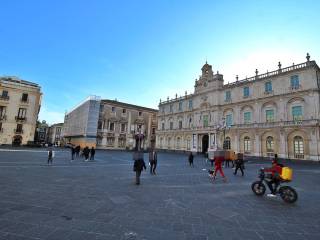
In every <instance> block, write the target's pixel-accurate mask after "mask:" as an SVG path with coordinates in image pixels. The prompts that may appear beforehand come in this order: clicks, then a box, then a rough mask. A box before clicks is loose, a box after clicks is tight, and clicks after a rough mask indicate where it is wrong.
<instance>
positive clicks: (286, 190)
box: [279, 186, 298, 203]
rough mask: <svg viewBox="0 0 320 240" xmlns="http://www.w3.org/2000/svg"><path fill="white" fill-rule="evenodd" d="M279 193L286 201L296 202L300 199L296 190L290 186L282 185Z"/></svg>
mask: <svg viewBox="0 0 320 240" xmlns="http://www.w3.org/2000/svg"><path fill="white" fill-rule="evenodd" d="M279 194H280V196H281V198H282V200H283V201H285V202H286V203H294V202H296V201H297V200H298V194H297V192H296V190H294V189H293V188H292V187H289V186H282V187H280V188H279Z"/></svg>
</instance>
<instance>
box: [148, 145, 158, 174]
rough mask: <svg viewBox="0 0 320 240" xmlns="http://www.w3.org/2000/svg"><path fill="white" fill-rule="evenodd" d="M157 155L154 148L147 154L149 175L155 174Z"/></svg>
mask: <svg viewBox="0 0 320 240" xmlns="http://www.w3.org/2000/svg"><path fill="white" fill-rule="evenodd" d="M157 162H158V159H157V153H156V151H155V150H154V148H153V149H152V150H151V151H150V152H149V163H150V174H154V175H155V174H156V167H157Z"/></svg>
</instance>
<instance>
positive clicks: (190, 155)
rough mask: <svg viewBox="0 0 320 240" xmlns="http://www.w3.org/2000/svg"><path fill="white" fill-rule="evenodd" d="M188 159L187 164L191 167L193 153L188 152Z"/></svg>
mask: <svg viewBox="0 0 320 240" xmlns="http://www.w3.org/2000/svg"><path fill="white" fill-rule="evenodd" d="M188 160H189V165H190V167H191V166H192V167H193V155H192V152H190V154H189V157H188Z"/></svg>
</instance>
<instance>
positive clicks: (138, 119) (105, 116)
mask: <svg viewBox="0 0 320 240" xmlns="http://www.w3.org/2000/svg"><path fill="white" fill-rule="evenodd" d="M157 113H158V110H156V109H152V108H146V107H141V106H137V105H133V104H128V103H123V102H119V101H114V100H102V101H101V105H100V113H99V122H98V136H97V147H98V148H104V149H132V148H133V147H134V146H135V145H136V142H138V141H140V143H141V147H142V148H143V149H148V148H153V147H155V141H156V135H155V131H156V128H157Z"/></svg>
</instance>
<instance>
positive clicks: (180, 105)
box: [179, 102, 182, 111]
mask: <svg viewBox="0 0 320 240" xmlns="http://www.w3.org/2000/svg"><path fill="white" fill-rule="evenodd" d="M179 111H182V102H179Z"/></svg>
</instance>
